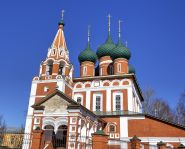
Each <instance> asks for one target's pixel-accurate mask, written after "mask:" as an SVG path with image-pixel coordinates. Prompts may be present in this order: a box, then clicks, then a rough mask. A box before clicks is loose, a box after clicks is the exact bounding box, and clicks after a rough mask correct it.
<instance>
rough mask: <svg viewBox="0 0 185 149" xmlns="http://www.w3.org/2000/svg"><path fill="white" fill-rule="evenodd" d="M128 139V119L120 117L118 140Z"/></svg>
mask: <svg viewBox="0 0 185 149" xmlns="http://www.w3.org/2000/svg"><path fill="white" fill-rule="evenodd" d="M123 137H128V118H127V117H120V138H123Z"/></svg>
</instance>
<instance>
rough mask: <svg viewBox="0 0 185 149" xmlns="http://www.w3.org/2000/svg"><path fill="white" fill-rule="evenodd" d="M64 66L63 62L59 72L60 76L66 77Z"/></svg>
mask: <svg viewBox="0 0 185 149" xmlns="http://www.w3.org/2000/svg"><path fill="white" fill-rule="evenodd" d="M64 66H65V64H64V63H62V62H61V63H60V65H59V70H58V74H59V75H64Z"/></svg>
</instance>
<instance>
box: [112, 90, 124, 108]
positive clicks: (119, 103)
mask: <svg viewBox="0 0 185 149" xmlns="http://www.w3.org/2000/svg"><path fill="white" fill-rule="evenodd" d="M120 110H123V93H121V92H114V93H113V111H120Z"/></svg>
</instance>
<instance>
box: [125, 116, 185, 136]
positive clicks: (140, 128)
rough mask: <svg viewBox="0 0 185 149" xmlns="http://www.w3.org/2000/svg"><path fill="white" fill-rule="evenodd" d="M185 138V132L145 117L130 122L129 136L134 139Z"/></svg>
mask: <svg viewBox="0 0 185 149" xmlns="http://www.w3.org/2000/svg"><path fill="white" fill-rule="evenodd" d="M134 135H137V136H139V137H185V130H182V129H180V128H177V127H174V126H171V125H169V124H166V123H164V122H160V121H158V120H154V119H151V118H147V117H145V119H138V120H129V121H128V136H129V137H133V136H134Z"/></svg>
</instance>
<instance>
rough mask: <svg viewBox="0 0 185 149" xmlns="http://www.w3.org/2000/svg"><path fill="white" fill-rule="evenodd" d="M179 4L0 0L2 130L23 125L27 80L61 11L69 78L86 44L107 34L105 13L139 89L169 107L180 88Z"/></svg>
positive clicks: (182, 41)
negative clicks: (123, 43)
mask: <svg viewBox="0 0 185 149" xmlns="http://www.w3.org/2000/svg"><path fill="white" fill-rule="evenodd" d="M184 7H185V1H183V0H178V1H177V0H109V1H108V0H75V1H74V0H39V1H38V0H32V1H25V0H16V1H10V0H2V1H1V4H0V52H1V58H0V64H1V71H0V72H1V73H0V105H1V107H0V114H2V115H3V116H4V119H5V120H6V122H7V124H8V126H20V125H21V124H24V122H25V115H26V110H27V105H28V99H29V93H30V88H31V81H32V78H33V77H34V76H36V75H38V72H39V65H40V62H41V61H42V60H44V59H45V57H46V54H47V49H48V47H49V46H50V45H51V43H52V41H53V39H54V36H55V34H56V31H57V23H58V20H59V19H60V13H61V10H62V9H65V11H66V13H65V16H64V18H65V22H66V26H65V36H66V40H67V46H68V49H69V52H70V59H71V62H72V63H73V64H74V67H75V76H79V63H78V59H77V55H78V54H79V53H80V51H82V50H83V49H84V48H85V46H86V43H87V26H88V25H89V24H90V25H91V46H92V49H93V50H94V51H95V50H96V49H97V47H98V46H99V45H100V44H102V43H103V42H104V41H105V39H106V36H107V17H106V16H107V15H108V13H110V14H111V16H112V18H111V34H112V38H113V40H114V41H115V42H117V32H118V19H121V20H122V21H123V23H122V31H123V33H122V37H123V40H124V41H126V40H127V41H128V47H129V49H130V50H131V52H132V57H131V64H132V65H133V66H134V67H135V69H136V72H137V78H138V81H139V84H140V86H141V87H142V88H145V87H147V86H151V87H153V88H154V89H155V91H156V94H157V96H158V97H161V98H164V99H166V100H167V102H168V103H169V104H170V105H171V106H172V107H173V106H174V105H175V104H176V102H177V100H178V98H179V95H180V94H181V93H182V91H183V90H184V89H185V67H184V66H185V61H184V56H185V9H184Z"/></svg>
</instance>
